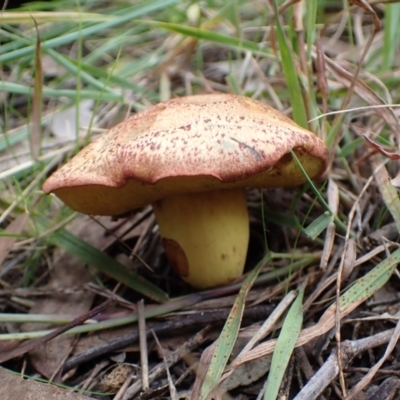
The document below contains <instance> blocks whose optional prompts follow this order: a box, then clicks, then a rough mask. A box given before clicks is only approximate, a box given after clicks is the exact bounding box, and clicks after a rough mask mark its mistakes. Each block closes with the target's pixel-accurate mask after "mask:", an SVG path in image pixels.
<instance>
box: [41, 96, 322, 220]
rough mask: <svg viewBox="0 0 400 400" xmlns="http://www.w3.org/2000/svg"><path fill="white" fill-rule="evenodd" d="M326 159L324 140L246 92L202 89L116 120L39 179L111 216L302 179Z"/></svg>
mask: <svg viewBox="0 0 400 400" xmlns="http://www.w3.org/2000/svg"><path fill="white" fill-rule="evenodd" d="M291 151H294V152H295V154H296V155H297V157H298V158H299V160H300V162H301V164H302V165H303V167H304V169H305V170H306V172H307V174H308V175H309V176H310V178H316V177H318V176H319V175H321V174H322V173H323V171H324V170H325V168H326V166H327V162H328V153H327V149H326V146H325V144H324V143H323V141H322V140H321V139H319V138H318V137H317V136H316V135H315V134H313V133H312V132H309V131H308V130H306V129H303V128H301V127H300V126H298V125H297V124H295V123H294V122H293V121H292V120H290V119H289V118H287V117H286V116H285V115H283V114H282V113H280V112H279V111H277V110H275V109H273V108H272V107H269V106H267V105H265V104H263V103H261V102H259V101H256V100H252V99H250V98H247V97H241V96H236V95H228V94H207V95H197V96H189V97H182V98H177V99H172V100H169V101H166V102H163V103H159V104H157V105H155V106H153V107H150V108H149V109H147V110H145V111H142V112H139V113H137V114H135V115H133V116H132V117H130V118H128V119H126V120H125V121H123V122H122V123H120V124H118V125H116V126H115V127H114V128H112V129H110V130H109V131H108V132H106V133H104V134H103V135H102V136H101V137H99V138H98V139H96V140H95V141H93V142H92V143H90V144H89V145H88V146H87V147H85V148H84V149H83V150H81V151H80V152H79V153H78V154H77V155H76V156H75V157H74V158H72V159H71V160H70V161H69V162H68V163H67V164H65V165H64V166H63V167H61V168H60V169H59V170H57V171H56V172H55V173H54V174H53V175H51V176H50V177H49V178H48V179H47V181H46V182H45V183H44V185H43V190H44V192H45V193H54V194H56V195H57V196H58V197H59V198H60V199H61V200H62V201H64V202H65V203H66V204H67V205H68V206H70V207H71V208H73V209H75V210H76V211H80V212H83V213H86V214H92V215H118V214H122V213H124V212H127V211H130V210H134V209H135V208H139V207H142V206H144V205H146V204H149V203H152V202H154V201H157V200H159V199H161V198H164V197H166V196H169V195H171V194H177V193H183V192H203V191H209V190H220V189H230V188H235V187H247V186H252V187H281V186H282V187H285V186H295V185H299V184H301V183H303V182H305V177H304V175H303V173H302V172H301V171H300V169H299V168H298V166H297V165H296V163H295V162H294V160H293V159H292V156H291V154H290V152H291Z"/></svg>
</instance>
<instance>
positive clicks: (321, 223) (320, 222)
mask: <svg viewBox="0 0 400 400" xmlns="http://www.w3.org/2000/svg"><path fill="white" fill-rule="evenodd" d="M332 221H333V217H332V214H330V213H329V212H325V213H324V214H321V215H320V216H319V217H318V218H316V219H315V220H314V221H313V222H311V224H310V225H308V226H307V228H305V229H304V230H303V232H304V233H305V234H306V235H307V236H308V237H309V238H311V239H312V240H315V239H316V238H317V237H318V236H319V235H320V234H321V233H322V232H323V231H324V230H325V229H326V228H327V227H328V225H329V224H330V223H331V222H332Z"/></svg>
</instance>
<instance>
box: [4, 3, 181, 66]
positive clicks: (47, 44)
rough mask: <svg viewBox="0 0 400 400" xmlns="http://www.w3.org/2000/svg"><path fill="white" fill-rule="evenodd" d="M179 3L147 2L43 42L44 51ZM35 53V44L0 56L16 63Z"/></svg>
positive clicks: (5, 60) (6, 60)
mask: <svg viewBox="0 0 400 400" xmlns="http://www.w3.org/2000/svg"><path fill="white" fill-rule="evenodd" d="M176 3H178V0H153V1H145V2H143V3H141V4H139V5H135V6H132V7H129V8H127V9H126V10H122V11H120V12H118V13H116V14H115V15H116V16H118V18H113V19H112V20H110V21H106V22H102V23H98V24H94V25H91V26H88V27H85V28H83V29H81V30H78V31H74V32H70V33H67V34H65V35H62V36H60V37H55V38H53V39H50V40H46V41H43V43H42V49H50V48H55V47H60V46H64V45H66V44H68V43H72V42H75V41H76V40H78V39H79V38H81V39H83V38H87V37H91V36H93V35H96V34H101V33H103V32H104V31H106V30H108V29H110V28H114V27H115V26H118V25H121V24H123V23H126V22H132V20H133V19H135V18H140V17H141V16H142V15H146V14H149V13H151V12H153V11H157V10H160V9H164V8H166V7H168V6H171V5H173V4H176ZM33 52H34V44H32V45H29V46H26V47H23V48H21V49H17V50H15V51H10V52H9V53H6V54H3V55H1V56H0V63H6V62H9V61H15V60H17V59H19V58H21V57H25V56H32V55H33Z"/></svg>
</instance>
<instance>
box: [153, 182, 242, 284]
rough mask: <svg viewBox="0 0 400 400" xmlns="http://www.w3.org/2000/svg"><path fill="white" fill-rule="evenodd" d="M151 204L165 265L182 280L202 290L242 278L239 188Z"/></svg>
mask: <svg viewBox="0 0 400 400" xmlns="http://www.w3.org/2000/svg"><path fill="white" fill-rule="evenodd" d="M152 206H153V210H154V213H155V215H156V218H157V222H158V225H159V227H160V233H161V237H162V240H163V244H164V249H165V253H166V255H167V258H168V261H169V262H170V263H171V265H172V266H173V268H174V269H175V271H176V272H177V273H178V274H179V275H180V276H181V277H182V278H183V279H184V280H185V281H186V282H188V283H190V284H191V285H192V286H194V287H196V288H200V289H206V288H210V287H214V286H219V285H225V284H227V283H228V282H230V281H232V280H234V279H236V278H238V277H239V276H241V275H242V273H243V268H244V264H245V261H246V254H247V247H248V242H249V216H248V211H247V204H246V194H245V191H244V189H232V190H218V191H211V192H202V193H189V194H179V195H173V196H169V197H166V198H164V199H161V200H158V201H157V202H154V203H153V204H152Z"/></svg>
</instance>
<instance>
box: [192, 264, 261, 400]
mask: <svg viewBox="0 0 400 400" xmlns="http://www.w3.org/2000/svg"><path fill="white" fill-rule="evenodd" d="M263 265H265V262H260V263H259V264H258V265H257V266H256V268H254V269H253V271H252V272H251V273H250V274H249V275H248V276H247V278H246V279H245V280H244V282H243V285H242V288H241V289H240V292H239V294H238V296H237V297H236V300H235V303H234V304H233V306H232V309H231V312H230V314H229V317H228V319H227V321H226V323H225V326H224V328H223V329H222V332H221V334H220V336H219V338H218V340H217V342H216V345H215V348H214V354H213V357H212V361H211V363H210V365H209V368H208V371H207V373H206V376H205V378H204V383H203V385H202V387H201V392H200V395H199V400H206V399H207V398H208V396H209V394H210V393H211V392H212V390H213V389H214V388H215V386H216V385H217V384H218V382H219V380H220V378H221V376H222V373H223V372H224V369H225V366H226V364H227V362H228V359H229V356H230V354H231V352H232V349H233V346H234V344H235V342H236V338H237V335H238V333H239V329H240V323H241V321H242V316H243V311H244V306H245V301H246V296H247V293H248V292H249V290H250V289H251V286H252V285H253V283H254V281H255V280H256V278H257V275H258V273H259V272H260V270H261V268H262V266H263Z"/></svg>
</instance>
